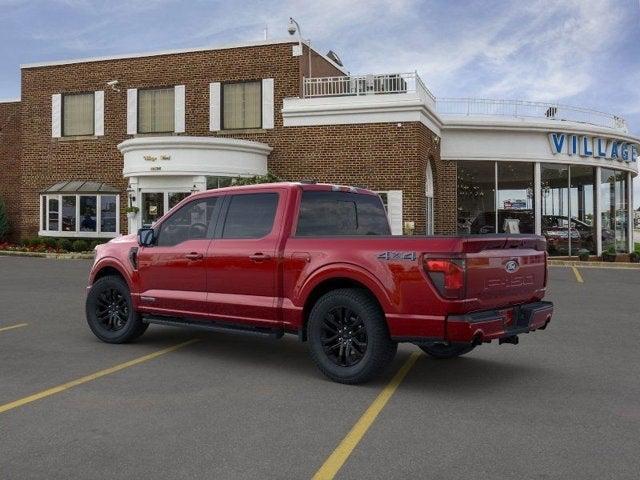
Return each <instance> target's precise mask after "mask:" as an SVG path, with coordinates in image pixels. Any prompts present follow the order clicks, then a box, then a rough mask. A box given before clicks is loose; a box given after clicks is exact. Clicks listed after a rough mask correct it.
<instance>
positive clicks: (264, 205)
mask: <svg viewBox="0 0 640 480" xmlns="http://www.w3.org/2000/svg"><path fill="white" fill-rule="evenodd" d="M277 207H278V194H277V193H256V194H247V195H233V196H232V197H231V200H230V203H229V210H228V211H227V216H226V218H225V221H224V229H223V231H222V238H262V237H264V236H266V235H268V234H269V233H270V232H271V229H272V228H273V221H274V219H275V217H276V209H277Z"/></svg>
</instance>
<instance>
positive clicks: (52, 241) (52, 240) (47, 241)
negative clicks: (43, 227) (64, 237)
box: [42, 237, 58, 248]
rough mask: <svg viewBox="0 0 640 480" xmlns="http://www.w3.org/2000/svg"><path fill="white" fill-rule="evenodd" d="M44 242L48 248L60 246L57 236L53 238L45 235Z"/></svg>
mask: <svg viewBox="0 0 640 480" xmlns="http://www.w3.org/2000/svg"><path fill="white" fill-rule="evenodd" d="M42 244H43V245H44V246H45V247H47V248H57V247H58V241H57V240H56V239H55V238H52V237H43V238H42Z"/></svg>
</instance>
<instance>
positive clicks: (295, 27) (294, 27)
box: [287, 17, 311, 78]
mask: <svg viewBox="0 0 640 480" xmlns="http://www.w3.org/2000/svg"><path fill="white" fill-rule="evenodd" d="M287 31H288V32H289V35H291V36H293V35H295V34H296V32H298V48H297V49H296V48H295V47H293V56H294V57H300V56H302V52H303V50H302V42H303V40H302V30H301V29H300V24H299V23H298V22H296V21H295V20H294V19H293V17H289V26H288V27H287ZM307 48H308V49H309V54H308V55H307V57H308V59H309V69H308V70H307V72H308V75H307V77H308V78H311V40H307Z"/></svg>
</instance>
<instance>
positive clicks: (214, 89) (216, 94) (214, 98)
mask: <svg viewBox="0 0 640 480" xmlns="http://www.w3.org/2000/svg"><path fill="white" fill-rule="evenodd" d="M221 124H222V108H221V103H220V82H213V83H210V84H209V131H210V132H218V131H219V130H220V129H221Z"/></svg>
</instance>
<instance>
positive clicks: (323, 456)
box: [0, 257, 640, 480]
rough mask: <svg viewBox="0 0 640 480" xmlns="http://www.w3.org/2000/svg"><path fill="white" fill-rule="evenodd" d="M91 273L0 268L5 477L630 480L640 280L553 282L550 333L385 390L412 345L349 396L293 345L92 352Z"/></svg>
mask: <svg viewBox="0 0 640 480" xmlns="http://www.w3.org/2000/svg"><path fill="white" fill-rule="evenodd" d="M89 266H90V263H89V262H87V261H80V260H69V261H61V260H45V259H32V258H13V257H0V478H2V479H24V478H47V479H54V478H55V479H57V478H64V479H68V478H91V479H102V478H105V479H106V478H108V479H116V478H152V479H154V480H157V479H175V478H220V479H226V478H229V479H231V478H253V479H267V478H282V479H303V478H311V477H312V476H313V475H314V474H316V473H317V472H320V473H321V474H327V472H330V471H331V469H333V470H337V472H338V473H337V476H336V478H344V479H347V478H366V479H378V478H380V479H389V478H402V479H404V478H437V479H461V478H474V479H475V478H482V479H485V478H486V479H502V478H505V479H506V478H509V479H510V478H518V479H556V478H558V479H574V478H575V479H578V478H579V479H586V478H589V479H591V478H593V479H638V478H640V456H639V455H638V454H639V452H640V297H639V295H638V292H640V270H604V269H586V268H585V269H580V270H579V274H580V275H579V278H580V279H582V280H583V281H582V282H579V281H578V277H577V276H576V275H575V273H574V271H573V270H572V269H571V268H560V267H557V268H552V269H551V276H550V288H549V291H550V294H549V298H550V299H551V300H552V301H554V302H555V304H556V314H555V316H554V320H553V322H552V324H551V325H550V327H549V328H548V329H547V330H545V331H543V332H539V333H534V334H530V335H524V336H522V337H521V340H520V344H519V345H517V346H513V345H502V346H498V345H497V344H495V342H494V343H493V344H491V345H486V346H482V347H480V348H478V349H476V350H475V351H473V352H472V353H470V354H469V355H468V356H466V357H464V358H460V359H456V360H449V361H436V360H432V359H430V358H428V357H426V356H425V355H420V356H418V357H417V360H416V361H415V364H413V365H412V366H411V368H410V369H409V370H408V371H407V373H406V377H405V378H404V380H403V381H402V382H401V383H400V384H399V386H398V387H397V390H395V392H393V391H390V390H389V387H388V384H389V383H390V382H392V381H393V379H394V375H395V374H396V372H397V371H398V370H399V369H401V368H402V366H403V365H405V366H406V362H407V360H408V358H410V356H411V355H412V354H413V353H414V352H418V349H417V348H416V347H414V346H413V345H401V347H400V349H399V354H398V356H397V358H396V361H395V363H394V365H393V367H392V368H391V369H390V370H389V372H388V373H387V374H386V376H385V377H384V378H382V379H380V380H379V381H376V382H374V383H371V384H367V385H365V386H358V387H354V386H345V385H339V384H336V383H332V382H330V381H328V380H326V379H325V378H324V377H323V376H322V375H321V374H320V373H319V372H318V371H317V370H316V368H315V367H314V365H313V364H312V362H311V359H310V358H309V356H308V355H307V351H306V345H305V344H300V343H298V342H297V339H296V338H294V337H292V336H289V337H285V338H284V339H282V340H279V341H278V340H270V339H262V338H253V337H242V336H235V335H230V334H214V333H203V332H200V331H192V330H180V329H174V328H170V327H159V326H151V327H150V328H149V330H148V331H147V333H146V334H145V335H144V336H143V337H142V338H141V339H140V341H138V342H137V343H135V344H130V345H118V346H114V345H106V344H103V343H101V342H99V341H98V340H97V339H96V338H95V337H94V336H93V335H92V334H91V332H90V331H89V329H88V327H87V326H86V324H85V321H84V313H83V308H84V295H85V291H84V289H85V283H86V277H87V273H88V269H89ZM192 339H199V341H197V342H194V343H190V344H187V345H182V346H180V348H175V349H174V348H173V347H175V346H178V345H181V344H182V343H183V342H187V341H190V340H192ZM131 361H134V362H131ZM126 362H129V363H126ZM114 366H117V367H118V368H116V369H113V370H106V369H109V368H110V367H114ZM97 372H99V373H98V375H94V374H96V373H97ZM92 375H93V376H92ZM79 379H80V381H78V382H76V383H77V384H69V382H73V381H76V380H79ZM56 387H60V388H56ZM383 391H387V392H388V393H392V395H391V396H390V398H389V400H388V403H386V405H384V404H381V403H380V400H379V397H378V396H379V394H380V393H381V392H383ZM42 392H45V394H43V393H42ZM377 398H378V400H376V399H377ZM375 402H377V403H376V404H375V405H377V406H378V407H379V408H378V410H379V414H378V415H377V416H374V418H373V419H369V420H368V423H367V424H366V426H367V427H369V428H368V430H366V431H365V433H364V435H363V436H362V437H361V439H360V438H359V437H358V435H357V433H358V432H357V431H356V432H355V435H354V432H351V433H350V431H351V429H352V427H354V425H356V424H358V425H360V426H362V425H363V423H362V420H361V421H360V423H358V422H359V419H361V417H362V415H363V413H364V412H365V410H367V408H369V407H370V406H371V405H372V403H375ZM356 430H357V429H356ZM360 433H362V432H360ZM345 438H348V439H349V441H348V442H346V445H345V444H343V446H344V447H345V448H347V452H348V454H347V455H346V457H344V459H345V462H344V464H338V465H336V463H335V461H333V464H331V462H332V460H330V456H331V454H332V452H333V451H334V450H335V449H336V447H337V446H338V445H339V444H341V442H342V441H343V439H345ZM358 440H359V441H358ZM343 452H344V451H343ZM328 459H329V466H327V464H326V463H325V462H327V461H328Z"/></svg>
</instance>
